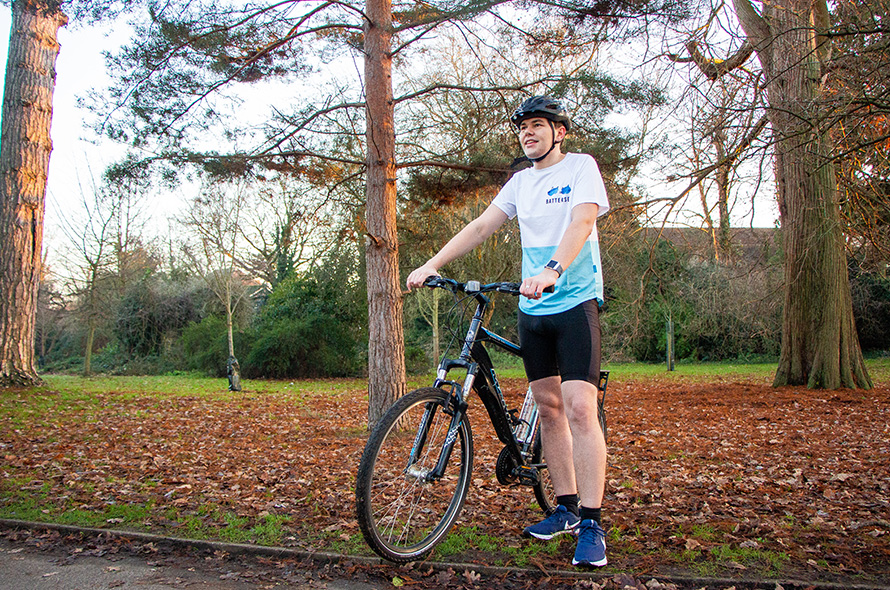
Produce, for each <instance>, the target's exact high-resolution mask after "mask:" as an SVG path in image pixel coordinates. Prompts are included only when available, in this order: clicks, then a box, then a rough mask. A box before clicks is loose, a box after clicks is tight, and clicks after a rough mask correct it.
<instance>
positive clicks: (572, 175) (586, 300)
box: [407, 96, 609, 567]
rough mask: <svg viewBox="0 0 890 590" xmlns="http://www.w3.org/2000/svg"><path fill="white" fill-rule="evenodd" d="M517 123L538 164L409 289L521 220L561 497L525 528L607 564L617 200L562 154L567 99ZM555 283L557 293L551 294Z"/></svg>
mask: <svg viewBox="0 0 890 590" xmlns="http://www.w3.org/2000/svg"><path fill="white" fill-rule="evenodd" d="M510 121H511V122H512V123H513V124H514V125H515V126H516V127H517V130H518V132H519V141H520V145H521V146H522V150H523V152H524V153H525V156H526V157H527V158H528V159H529V160H530V161H531V162H532V164H533V166H532V167H531V168H528V169H525V170H522V171H520V172H518V173H516V174H514V175H513V177H512V178H510V180H509V181H507V184H505V185H504V187H503V188H502V189H501V191H500V193H499V194H498V196H497V197H496V198H495V199H494V201H493V202H492V204H491V205H490V206H489V207H488V208H487V209H486V210H485V211H484V212H483V213H482V214H481V215H480V216H479V217H477V218H476V219H474V220H473V221H471V222H470V223H469V224H467V226H466V227H464V229H462V230H461V231H460V232H458V233H457V235H455V236H454V237H453V238H452V239H451V240H450V241H449V242H448V243H447V244H445V246H444V247H443V248H442V249H441V250H440V251H439V252H438V253H437V254H436V255H435V256H433V257H432V258H430V259H429V260H428V261H427V262H426V263H425V264H424V265H423V266H421V267H420V268H417V269H415V270H414V271H412V272H411V274H410V275H408V279H407V286H408V289H412V288H414V287H420V286H422V284H423V281H424V280H425V279H426V278H427V277H429V276H432V275H437V274H439V272H438V271H439V269H440V268H441V267H442V266H444V265H446V264H448V263H449V262H451V261H452V260H455V259H457V258H459V257H461V256H463V255H464V254H466V253H468V252H470V251H471V250H472V249H473V248H475V247H476V246H478V245H480V244H481V243H482V242H484V241H485V240H486V239H487V238H488V237H489V236H490V235H492V234H493V233H494V232H495V231H496V230H497V229H498V228H499V227H500V226H501V225H503V223H504V222H505V221H507V220H508V219H511V218H513V217H517V218H518V220H519V228H520V236H521V241H522V284H521V287H520V293H521V294H522V295H523V296H524V297H525V298H524V299H521V300H520V303H519V323H518V327H519V342H520V345H521V346H522V352H523V363H524V365H525V371H526V374H527V376H528V379H529V382H530V383H529V385H530V387H531V389H532V393H533V394H534V397H535V401H536V402H537V404H538V407H539V412H540V420H541V437H542V443H543V449H544V458H545V460H546V461H547V468H548V471H549V472H550V477H551V480H552V482H553V487H554V489H555V491H556V494H557V503H558V506H557V510H556V511H555V512H554V513H553V514H551V515H550V516H548V517H547V518H546V519H545V520H544V521H542V522H539V523H537V524H535V525H532V526H529V527H527V528H526V529H525V530H524V531H523V534H524V535H526V536H532V537H536V538H538V539H552V538H553V537H555V536H557V535H559V534H564V533H575V534H576V535H577V536H578V545H577V548H576V549H575V556H574V558H573V559H572V563H573V564H575V565H589V566H597V567H601V566H604V565H606V563H607V559H606V543H605V533H604V531H603V529H602V526H601V507H602V499H603V490H604V487H605V474H606V443H605V439H604V436H603V432H602V430H601V428H600V426H599V422H598V420H597V393H598V390H597V385H596V384H597V383H598V382H599V374H600V324H599V306H600V305H601V304H602V302H603V281H602V267H601V264H600V252H599V240H598V236H597V231H596V219H597V217H599V216H600V215H603V214H604V213H605V212H606V211H607V210H608V209H609V201H608V197H607V196H606V189H605V185H604V184H603V180H602V176H601V175H600V172H599V168H598V166H597V164H596V161H595V160H594V159H593V158H592V157H591V156H589V155H586V154H575V153H562V149H561V145H560V144H561V143H562V141H563V139H564V138H565V136H566V134H567V133H568V132H569V130H570V128H571V120H570V118H569V116H568V114H567V113H566V111H565V109H564V108H563V106H562V104H561V103H560V102H559V101H558V100H555V99H553V98H551V97H549V96H534V97H532V98H529V99H528V100H526V101H524V102H523V103H522V104H521V105H520V107H519V108H518V109H516V111H515V112H514V113H513V116H512V117H511V118H510ZM550 286H553V287H554V288H555V290H554V292H553V293H551V294H548V293H544V289H546V288H547V287H550Z"/></svg>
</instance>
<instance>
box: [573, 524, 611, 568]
mask: <svg viewBox="0 0 890 590" xmlns="http://www.w3.org/2000/svg"><path fill="white" fill-rule="evenodd" d="M576 532H577V533H578V546H577V547H576V548H575V557H573V558H572V565H588V566H589V565H592V566H594V567H603V566H604V565H606V563H608V561H607V560H606V532H605V531H604V530H603V529H602V527H601V526H600V525H599V524H598V523H597V522H596V521H595V520H582V521H581V523H580V524H579V525H578V528H577V529H576Z"/></svg>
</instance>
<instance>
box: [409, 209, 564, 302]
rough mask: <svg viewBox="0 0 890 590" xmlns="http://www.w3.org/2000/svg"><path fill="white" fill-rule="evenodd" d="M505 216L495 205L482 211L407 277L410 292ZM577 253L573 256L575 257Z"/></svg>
mask: <svg viewBox="0 0 890 590" xmlns="http://www.w3.org/2000/svg"><path fill="white" fill-rule="evenodd" d="M507 219H508V217H507V214H506V213H504V212H503V211H502V210H501V209H500V208H499V207H497V206H496V205H489V206H488V208H487V209H486V210H485V211H483V213H482V215H480V216H479V217H477V218H476V219H474V220H473V221H471V222H470V223H468V224H467V225H466V226H465V227H464V228H463V229H462V230H460V231H459V232H458V233H457V234H456V235H455V236H454V237H453V238H451V239H450V240H449V241H448V243H447V244H445V246H443V247H442V249H441V250H439V253H438V254H436V255H435V256H433V257H432V258H430V259H429V260H427V261H426V262H425V263H424V265H423V266H421V267H419V268H417V269H415V270H413V271H412V272H411V274H409V275H408V280H407V281H406V284H407V285H408V290H409V291H410V290H411V289H412V288H414V287H420V286H423V281H425V280H426V278H427V277H429V276H433V275H438V274H439V269H440V268H442V267H443V266H445V265H446V264H448V263H449V262H451V261H452V260H455V259H457V258H460V257H461V256H463V255H464V254H466V253H467V252H469V251H470V250H472V249H473V248H475V247H476V246H478V245H479V244H481V243H482V242H484V241H485V240H486V239H487V238H488V237H489V236H490V235H491V234H493V233H494V232H495V231H497V229H498V228H499V227H501V225H503V223H504V222H505V221H507ZM577 254H578V253H577V252H575V255H576V256H577Z"/></svg>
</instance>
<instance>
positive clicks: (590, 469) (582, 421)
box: [544, 381, 606, 508]
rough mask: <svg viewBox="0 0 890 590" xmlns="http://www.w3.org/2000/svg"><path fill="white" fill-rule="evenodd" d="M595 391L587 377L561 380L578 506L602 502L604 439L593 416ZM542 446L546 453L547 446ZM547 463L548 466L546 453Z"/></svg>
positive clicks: (595, 412)
mask: <svg viewBox="0 0 890 590" xmlns="http://www.w3.org/2000/svg"><path fill="white" fill-rule="evenodd" d="M597 394H598V391H597V388H596V386H595V385H594V384H592V383H589V382H587V381H566V382H564V383H563V384H562V397H563V403H564V405H565V415H566V423H567V424H568V426H569V428H570V429H571V436H570V443H569V444H570V445H571V447H569V448H570V449H571V451H572V455H571V456H572V461H573V466H574V475H575V478H576V479H577V485H578V495H579V497H580V500H581V506H583V507H585V508H600V507H601V506H602V503H603V490H604V488H605V482H606V440H605V437H604V436H603V431H602V429H601V428H600V423H599V419H598V418H597ZM544 449H545V456H546V449H547V447H544ZM547 464H548V467H549V465H550V459H549V457H548V459H547ZM551 477H552V475H551ZM555 485H556V484H555V480H554V486H555ZM557 493H559V492H557Z"/></svg>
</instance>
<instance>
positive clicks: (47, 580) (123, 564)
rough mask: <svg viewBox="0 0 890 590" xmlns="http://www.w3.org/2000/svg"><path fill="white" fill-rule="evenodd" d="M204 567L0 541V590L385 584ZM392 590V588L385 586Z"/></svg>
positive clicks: (169, 558)
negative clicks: (258, 574) (269, 574)
mask: <svg viewBox="0 0 890 590" xmlns="http://www.w3.org/2000/svg"><path fill="white" fill-rule="evenodd" d="M212 561H213V563H209V564H203V563H201V562H200V561H199V560H197V559H194V558H188V557H183V556H181V555H171V554H167V555H163V556H152V555H146V556H139V555H132V554H126V553H115V554H108V555H104V556H101V557H99V556H95V555H83V554H79V553H78V552H77V547H71V546H59V545H55V546H52V547H49V548H46V549H38V548H35V547H32V546H29V545H25V544H22V543H14V542H10V541H8V540H6V539H3V538H2V537H0V589H2V590H102V589H105V588H109V589H112V588H123V589H133V590H135V589H139V590H170V589H171V588H188V589H190V590H259V589H266V588H292V589H294V590H310V589H312V590H316V589H319V588H327V589H328V590H380V589H381V588H383V586H380V585H373V584H371V583H368V582H362V581H358V580H349V579H336V578H332V577H329V576H323V577H319V576H318V575H317V574H314V573H312V572H308V571H297V570H291V571H284V572H280V573H278V575H276V576H273V577H270V576H257V575H256V574H255V572H252V571H249V570H244V569H243V568H239V567H237V565H236V564H229V563H227V562H226V561H225V560H212ZM389 587H390V588H391V587H392V586H391V585H390V586H389Z"/></svg>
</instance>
